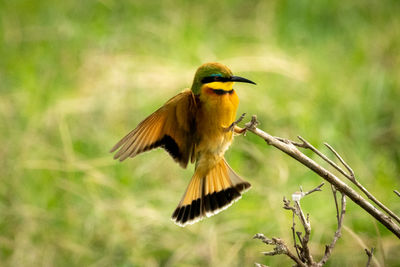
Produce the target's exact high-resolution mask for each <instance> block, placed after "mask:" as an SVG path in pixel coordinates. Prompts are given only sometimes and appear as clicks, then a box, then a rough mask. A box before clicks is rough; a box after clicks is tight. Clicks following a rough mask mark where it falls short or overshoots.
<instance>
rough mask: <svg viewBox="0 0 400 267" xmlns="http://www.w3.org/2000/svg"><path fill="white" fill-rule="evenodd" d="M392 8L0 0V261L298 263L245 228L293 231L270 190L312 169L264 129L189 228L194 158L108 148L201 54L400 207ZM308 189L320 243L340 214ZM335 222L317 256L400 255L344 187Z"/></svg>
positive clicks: (286, 125) (276, 124) (232, 157)
mask: <svg viewBox="0 0 400 267" xmlns="http://www.w3.org/2000/svg"><path fill="white" fill-rule="evenodd" d="M399 14H400V2H399V1H395V0H394V1H378V0H370V1H361V0H355V1H327V0H321V1H303V0H299V1H211V0H204V1H201V2H200V1H199V2H194V1H153V0H148V1H115V0H101V1H50V0H42V1H27V0H26V1H20V0H12V1H0V25H1V27H0V38H1V42H0V137H1V149H0V170H1V173H0V265H1V266H253V264H254V262H260V263H263V264H267V265H272V266H278V265H290V264H292V263H291V262H290V261H289V260H288V259H287V258H286V257H285V256H276V257H270V258H267V257H264V256H263V255H262V254H261V253H260V252H261V251H267V250H269V249H271V248H267V247H266V246H264V245H263V244H261V242H259V241H257V240H252V236H253V235H254V234H255V233H258V232H262V233H264V234H265V235H267V236H270V237H271V236H278V237H281V238H284V239H285V240H286V241H287V242H288V244H291V242H292V241H291V232H290V226H291V214H290V213H289V212H288V211H285V210H283V209H282V198H283V196H287V197H290V195H291V194H292V193H293V192H295V191H297V190H298V188H299V186H300V185H302V186H303V188H304V189H305V190H308V189H311V188H313V187H315V186H317V185H318V184H319V183H320V182H321V181H322V180H321V178H319V177H318V176H316V175H314V174H313V173H311V172H310V171H309V170H307V169H306V168H304V167H302V166H301V165H300V164H298V163H297V162H295V161H294V160H292V159H291V158H289V157H288V156H286V155H284V154H283V153H281V152H280V151H278V150H276V149H274V148H271V147H269V146H267V145H265V143H264V142H263V141H262V140H261V139H259V138H257V137H255V136H254V135H252V134H251V133H249V134H248V135H247V136H246V137H243V136H239V137H237V138H236V139H235V143H234V144H233V146H232V147H231V149H230V150H229V151H228V152H227V154H226V157H227V159H228V161H229V162H230V164H231V166H232V167H233V168H234V169H235V170H236V171H237V172H238V173H240V174H241V175H242V176H243V177H245V178H246V179H247V180H249V181H250V182H251V183H252V185H253V188H252V189H251V190H250V191H249V192H247V193H246V194H245V195H244V197H243V198H242V200H240V201H239V202H237V203H236V204H234V205H233V206H232V207H230V208H229V209H228V210H226V211H224V212H222V213H220V214H219V215H217V216H214V217H212V218H208V219H206V220H203V221H202V222H200V223H197V224H195V225H192V226H189V227H185V228H180V227H178V226H176V225H175V224H173V223H172V222H171V221H170V215H171V214H172V212H173V210H174V209H175V207H176V205H177V203H178V201H179V200H180V198H181V195H182V194H183V192H184V189H185V188H186V186H187V184H188V182H189V179H190V177H191V175H192V172H193V167H192V166H190V167H189V168H188V169H187V170H183V169H181V168H180V167H179V166H178V165H177V164H175V163H174V162H173V160H171V159H170V158H169V156H168V155H167V153H165V152H164V151H162V150H156V151H152V152H151V153H146V154H143V155H140V156H138V157H136V158H135V159H133V160H128V161H126V162H124V163H119V162H116V161H113V160H112V155H111V154H109V153H108V151H109V149H110V148H111V147H112V145H114V143H116V142H117V141H118V140H119V139H120V138H121V137H122V136H123V135H125V134H126V133H127V132H128V131H130V130H131V129H132V128H134V127H135V126H136V125H137V123H139V122H140V121H141V120H142V119H143V118H145V116H146V115H148V114H150V113H151V112H152V111H154V110H155V109H156V108H157V107H159V106H161V105H162V104H163V103H164V102H165V101H166V100H167V99H169V98H170V97H172V96H174V95H175V94H177V93H178V92H179V91H181V90H182V89H183V88H185V87H189V86H190V84H191V81H192V79H193V75H194V72H195V70H196V68H197V67H198V66H199V65H200V64H202V63H204V62H208V61H218V62H221V63H224V64H226V65H228V66H229V67H230V68H231V69H232V70H233V72H234V73H235V74H237V75H241V76H244V77H247V78H249V79H251V80H254V81H256V82H257V86H256V87H254V86H251V85H245V84H237V85H236V90H237V93H238V95H239V97H240V99H241V104H240V106H239V111H238V112H239V113H242V112H247V114H248V117H247V118H246V120H248V119H249V118H250V115H251V114H257V115H258V117H259V120H260V122H261V125H260V128H262V129H264V130H265V131H267V132H269V133H271V134H273V135H278V136H281V137H286V138H291V139H295V138H296V135H302V136H303V137H305V138H306V139H308V140H309V141H310V142H311V143H313V144H314V145H315V146H316V147H318V148H320V149H321V150H322V151H324V152H326V153H328V155H331V154H330V153H329V152H328V151H327V150H326V149H325V148H324V147H323V142H328V143H330V144H331V145H332V146H333V147H335V148H336V149H337V151H339V152H340V153H341V155H342V156H343V157H344V158H345V159H346V160H347V161H348V162H349V163H350V164H351V166H352V167H353V169H354V170H355V172H356V175H357V176H358V177H359V180H360V181H361V182H362V183H363V184H364V185H365V186H366V187H367V188H368V189H370V191H371V192H373V193H374V194H375V196H376V197H377V198H378V199H380V200H381V201H382V202H384V203H386V204H387V205H388V206H389V207H391V208H392V210H393V211H395V212H397V213H398V214H399V213H400V200H399V198H398V197H396V196H395V195H394V194H393V192H392V191H393V189H396V188H397V189H400V188H399V186H400V185H399V184H400V181H399V173H400V137H399V136H400V108H399V105H400V89H399V88H400V68H399V66H400V16H399ZM307 153H308V152H307ZM308 155H311V154H310V153H308ZM311 156H312V157H313V158H315V157H314V156H313V155H311ZM324 166H325V164H324ZM302 204H303V207H304V210H305V211H307V212H309V213H310V216H311V223H312V227H313V233H312V237H311V239H312V243H311V248H312V251H313V254H314V256H315V257H316V258H317V259H318V258H320V257H321V255H322V253H323V251H324V245H325V244H326V243H328V242H330V240H331V238H332V236H333V232H334V230H335V226H336V218H335V210H334V205H333V200H332V196H331V192H330V190H329V187H328V186H327V185H326V186H325V188H324V191H323V192H320V193H315V194H313V195H310V196H309V197H307V198H306V199H304V200H303V201H302ZM345 226H346V227H347V228H346V229H347V230H346V229H344V230H343V237H342V238H341V239H340V240H339V242H338V244H337V247H336V249H335V250H334V253H333V256H332V257H331V259H330V260H329V262H328V264H327V265H328V266H360V265H365V263H366V261H367V257H366V255H365V252H364V250H363V248H364V246H367V247H375V248H376V254H375V255H376V258H375V259H374V261H375V264H376V263H379V264H380V266H384V265H386V266H396V265H397V266H400V261H399V258H400V242H399V240H398V239H397V238H395V237H394V235H392V234H391V233H390V232H389V231H388V230H386V229H385V228H383V227H382V225H380V224H379V223H377V222H375V221H374V220H373V219H372V218H371V217H370V216H369V215H368V214H366V213H365V212H364V211H363V210H361V209H360V208H359V207H358V206H356V205H355V204H353V203H352V202H351V201H349V203H348V212H347V215H346V218H345Z"/></svg>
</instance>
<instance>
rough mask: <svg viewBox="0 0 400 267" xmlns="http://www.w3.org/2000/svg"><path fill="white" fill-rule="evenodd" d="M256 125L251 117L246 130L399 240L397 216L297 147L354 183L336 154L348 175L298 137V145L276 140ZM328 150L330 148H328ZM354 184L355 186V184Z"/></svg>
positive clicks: (255, 121) (292, 142) (347, 167)
mask: <svg viewBox="0 0 400 267" xmlns="http://www.w3.org/2000/svg"><path fill="white" fill-rule="evenodd" d="M257 124H258V122H257V117H256V116H253V117H252V120H251V122H249V123H247V124H246V130H247V131H250V132H252V133H254V134H256V135H258V136H259V137H261V138H263V139H264V140H265V141H266V142H267V143H268V144H269V145H272V146H274V147H276V148H278V149H279V150H281V151H283V152H285V153H286V154H288V155H289V156H291V157H292V158H294V159H296V160H297V161H299V162H300V163H302V164H303V165H304V166H306V167H308V168H309V169H311V170H312V171H314V172H315V173H317V174H318V175H319V176H321V177H322V178H323V179H325V180H326V181H327V182H329V183H330V184H331V185H333V186H334V187H335V188H336V189H337V190H338V191H340V192H341V193H342V194H344V195H346V196H347V197H349V198H350V199H351V200H353V202H354V203H356V204H357V205H359V206H360V207H361V208H363V209H364V210H365V211H366V212H368V213H369V214H370V215H372V216H373V217H374V218H375V219H376V220H378V221H379V222H381V223H382V224H383V225H384V226H385V227H386V228H387V229H389V230H390V231H391V232H392V233H393V234H395V235H396V236H397V237H398V238H400V227H399V225H397V224H396V223H395V222H394V221H393V220H392V218H393V219H395V220H397V219H398V216H396V215H395V214H394V213H393V212H391V211H390V210H389V209H388V208H386V207H385V206H384V205H383V204H381V203H380V202H379V201H377V200H376V198H370V196H369V195H367V196H368V197H369V198H370V199H371V200H372V201H373V202H374V203H376V204H377V205H378V206H379V207H381V208H382V209H383V210H385V211H386V212H388V210H389V211H390V212H388V214H389V215H390V216H392V217H390V216H388V215H386V214H385V213H383V212H382V211H380V210H379V209H377V208H376V207H374V206H373V205H372V204H371V203H370V202H368V201H367V200H366V199H364V198H363V197H362V196H361V195H360V194H358V193H357V192H356V191H355V190H354V189H353V188H351V187H349V186H348V185H347V184H346V183H344V182H343V181H342V180H340V179H339V178H338V177H337V176H336V175H334V174H332V173H331V172H329V171H328V170H327V169H325V168H323V167H322V166H320V165H318V164H317V163H316V162H315V161H313V160H312V159H310V158H309V157H307V156H306V155H305V154H303V153H302V152H301V151H300V150H299V149H298V148H297V147H303V148H308V149H311V150H312V151H313V152H315V153H316V154H317V155H318V156H320V157H321V158H322V159H324V160H325V161H327V162H328V163H329V164H330V165H331V166H333V167H334V168H335V169H337V170H338V171H339V172H340V173H342V174H343V175H344V176H345V177H347V178H348V179H350V180H351V181H352V182H353V183H354V182H356V179H355V178H354V173H353V171H352V170H351V168H350V167H349V166H348V165H347V164H346V163H345V162H344V161H343V159H342V158H341V157H340V156H339V155H338V154H337V153H336V151H334V150H333V149H331V150H332V152H333V153H335V155H336V154H337V155H336V156H337V157H338V158H339V160H340V161H341V162H342V164H343V165H344V166H345V167H346V169H347V170H348V171H349V172H350V174H347V173H346V172H345V171H343V170H342V169H341V168H340V167H339V166H337V165H336V164H335V163H334V162H333V161H331V160H330V159H329V158H327V157H326V156H325V155H323V154H322V153H321V152H319V151H318V150H317V149H316V148H315V147H313V146H312V145H311V144H310V143H308V142H307V141H306V140H305V139H303V138H301V137H299V139H300V140H301V141H302V143H299V142H294V141H289V140H286V139H283V138H276V137H273V136H272V135H270V134H268V133H266V132H264V131H262V130H260V129H258V128H257V127H256V126H257ZM328 148H330V146H328ZM352 174H353V177H352ZM349 177H350V178H349ZM355 184H356V185H357V183H355ZM357 186H358V185H357ZM359 188H360V187H359ZM361 190H362V191H363V192H364V193H366V192H368V191H367V190H363V189H361ZM366 194H367V193H366ZM370 195H371V194H370ZM378 203H380V204H378Z"/></svg>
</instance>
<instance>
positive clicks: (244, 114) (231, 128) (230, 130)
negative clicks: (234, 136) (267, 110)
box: [224, 113, 247, 133]
mask: <svg viewBox="0 0 400 267" xmlns="http://www.w3.org/2000/svg"><path fill="white" fill-rule="evenodd" d="M244 116H246V113H243V114H242V115H241V116H240V117H239V118H238V119H237V120H236V121H234V122H232V124H231V125H230V126H229V127H228V128H225V129H224V130H225V131H226V132H237V133H243V132H242V131H241V130H243V129H245V128H243V129H240V130H239V132H238V131H235V127H236V126H237V124H238V123H239V122H241V121H242V120H243V119H244ZM246 130H247V129H246ZM246 130H244V133H245V132H246Z"/></svg>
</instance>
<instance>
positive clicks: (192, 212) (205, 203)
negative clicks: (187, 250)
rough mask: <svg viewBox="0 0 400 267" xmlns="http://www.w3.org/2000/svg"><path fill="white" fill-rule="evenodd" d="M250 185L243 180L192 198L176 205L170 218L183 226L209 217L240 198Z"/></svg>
mask: <svg viewBox="0 0 400 267" xmlns="http://www.w3.org/2000/svg"><path fill="white" fill-rule="evenodd" d="M250 187H251V185H250V183H248V182H244V183H240V184H237V185H235V186H234V187H229V188H227V189H225V190H222V191H219V192H214V193H212V194H207V195H205V196H204V197H202V198H198V199H196V200H193V201H192V203H190V204H189V205H185V206H178V207H177V208H176V209H175V211H174V213H173V214H172V218H171V219H172V221H174V222H175V223H176V224H177V225H179V226H182V227H183V226H186V225H188V224H193V223H196V222H198V221H200V220H202V219H203V218H204V217H211V216H213V215H215V214H217V213H219V212H221V211H223V210H225V209H227V208H228V207H230V206H231V205H232V204H233V203H234V202H235V201H237V200H239V199H240V198H241V196H242V195H241V193H242V192H244V191H246V190H248V189H249V188H250Z"/></svg>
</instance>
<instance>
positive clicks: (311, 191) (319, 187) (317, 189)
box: [304, 183, 325, 196]
mask: <svg viewBox="0 0 400 267" xmlns="http://www.w3.org/2000/svg"><path fill="white" fill-rule="evenodd" d="M324 184H325V183H321V184H320V185H319V186H317V187H316V188H314V189H312V190H310V191H308V192H306V193H304V196H307V195H309V194H311V193H314V192H316V191H322V189H321V187H322V186H323V185H324Z"/></svg>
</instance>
